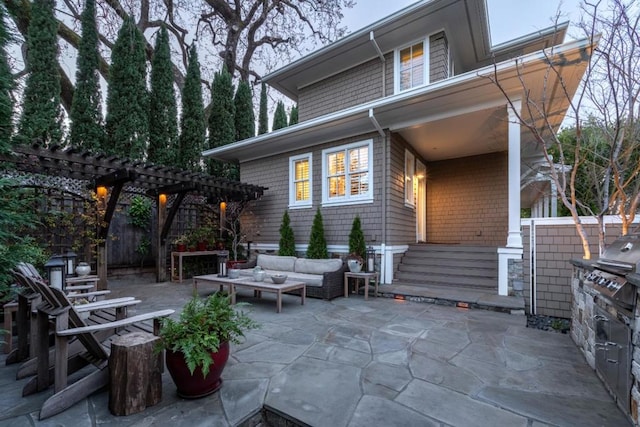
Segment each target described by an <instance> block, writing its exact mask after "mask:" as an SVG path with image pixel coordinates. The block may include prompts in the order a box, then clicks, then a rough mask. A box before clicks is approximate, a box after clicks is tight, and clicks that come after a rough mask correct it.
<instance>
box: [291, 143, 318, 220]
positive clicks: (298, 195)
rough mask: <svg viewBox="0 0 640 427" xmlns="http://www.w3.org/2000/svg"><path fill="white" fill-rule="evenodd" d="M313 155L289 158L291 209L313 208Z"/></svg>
mask: <svg viewBox="0 0 640 427" xmlns="http://www.w3.org/2000/svg"><path fill="white" fill-rule="evenodd" d="M312 159H313V157H312V155H311V153H308V154H302V155H299V156H292V157H290V158H289V208H293V209H295V208H301V207H310V206H311V204H312V203H311V200H312V198H311V196H312V194H311V192H312V187H311V164H312Z"/></svg>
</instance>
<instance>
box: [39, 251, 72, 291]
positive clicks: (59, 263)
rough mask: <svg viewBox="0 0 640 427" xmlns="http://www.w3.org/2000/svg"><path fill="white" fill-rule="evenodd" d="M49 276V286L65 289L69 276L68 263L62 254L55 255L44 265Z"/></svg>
mask: <svg viewBox="0 0 640 427" xmlns="http://www.w3.org/2000/svg"><path fill="white" fill-rule="evenodd" d="M44 268H45V270H47V277H48V278H49V286H51V287H52V288H57V289H64V287H65V280H66V276H67V265H66V263H65V262H64V259H63V258H62V255H54V256H52V257H51V258H49V261H47V263H46V264H45V265H44Z"/></svg>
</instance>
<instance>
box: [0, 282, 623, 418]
mask: <svg viewBox="0 0 640 427" xmlns="http://www.w3.org/2000/svg"><path fill="white" fill-rule="evenodd" d="M110 288H111V289H112V292H113V295H114V296H125V295H130V296H136V297H138V298H140V299H142V300H143V301H144V302H143V304H141V306H139V307H138V309H137V311H138V312H139V313H142V312H145V311H150V310H155V309H162V308H176V309H179V308H180V307H182V305H184V303H185V302H186V301H187V300H188V299H189V298H190V296H191V292H192V287H191V285H190V284H189V283H188V282H186V283H183V284H180V285H179V284H171V283H160V284H156V283H146V284H139V285H131V284H129V283H125V282H121V281H119V282H110ZM211 291H213V289H207V287H206V286H203V287H201V288H200V289H199V293H200V295H202V296H204V295H206V294H208V293H209V292H211ZM239 300H240V301H245V302H249V303H251V306H250V307H248V309H249V310H250V311H251V316H252V317H253V318H254V319H256V320H257V321H258V322H260V323H261V324H262V327H261V328H260V329H258V330H255V331H251V332H250V333H248V334H247V337H246V340H245V341H244V342H243V343H242V344H240V345H237V346H234V347H233V348H232V356H231V359H230V360H229V363H228V365H227V366H226V368H225V371H224V373H223V378H224V381H225V382H224V385H223V387H222V388H221V390H220V391H219V392H217V393H215V394H213V395H211V396H208V397H205V398H202V399H197V400H183V399H180V398H178V397H177V395H176V393H175V386H174V385H173V383H172V381H171V379H170V377H169V375H168V373H166V372H165V374H164V375H163V387H164V388H163V394H164V395H163V399H162V402H161V403H160V404H158V405H156V406H154V407H150V408H147V409H146V410H145V411H144V412H142V413H139V414H135V415H130V416H127V417H115V416H113V415H111V414H110V413H109V410H108V393H107V392H106V391H101V392H98V393H96V394H94V395H92V396H91V397H89V398H88V399H85V400H84V401H82V402H80V403H78V404H76V405H75V406H73V407H72V408H70V409H69V410H67V411H66V412H64V413H62V414H59V415H57V416H55V417H52V418H49V419H47V420H44V421H38V409H39V405H40V404H41V403H42V401H43V400H44V399H45V398H46V397H47V396H48V395H49V394H50V392H43V393H40V394H37V395H34V396H29V397H28V398H22V397H21V389H22V386H23V385H24V383H25V382H26V380H21V381H16V380H15V372H16V366H13V365H11V366H6V367H5V366H4V357H0V363H1V365H0V427H2V426H11V427H21V426H34V425H35V426H54V425H55V426H95V425H100V426H104V427H108V426H112V425H113V426H115V425H119V426H120V425H125V426H155V425H158V426H160V425H162V426H164V425H172V426H173V425H175V426H183V425H184V426H190V427H193V426H236V425H241V426H254V425H263V426H264V425H267V423H266V422H264V421H261V420H262V417H261V414H260V411H261V409H262V408H263V407H265V408H267V409H269V410H270V411H273V412H277V413H281V414H287V415H288V416H289V417H292V418H293V419H295V420H297V422H298V423H299V424H301V425H305V424H306V425H310V426H318V427H321V426H327V427H336V426H349V427H359V426H363V427H364V426H404V427H407V426H532V427H533V426H535V427H542V426H624V425H629V422H628V420H627V418H626V417H625V416H624V415H623V414H622V412H621V411H620V410H619V409H618V408H617V407H616V405H615V403H614V402H613V400H612V399H611V397H610V396H609V394H608V393H607V392H606V390H605V389H604V387H603V386H602V384H601V382H600V381H599V380H598V378H597V377H596V375H595V373H594V372H593V370H591V369H590V368H589V366H588V365H587V364H586V362H585V361H584V359H583V357H582V355H581V354H580V352H579V351H578V349H577V348H576V347H575V345H574V344H573V342H572V341H571V339H570V337H569V335H563V334H557V333H553V332H545V331H539V330H535V329H528V328H526V327H525V324H526V318H525V316H522V315H509V314H505V313H497V312H492V311H486V310H473V309H472V310H464V309H458V308H455V307H450V306H447V307H445V306H440V305H435V304H425V303H417V302H412V301H398V300H393V299H388V298H372V297H370V298H369V300H368V301H364V299H363V297H362V296H353V297H350V298H337V299H335V300H333V301H331V302H327V301H322V300H317V299H311V298H309V299H307V303H306V304H305V305H304V306H301V305H300V299H299V297H295V296H288V295H287V296H284V297H283V311H282V313H280V314H277V313H276V312H275V296H274V295H271V294H263V297H262V299H255V298H253V296H252V293H251V292H246V293H243V292H241V293H240V296H239ZM290 425H291V424H290Z"/></svg>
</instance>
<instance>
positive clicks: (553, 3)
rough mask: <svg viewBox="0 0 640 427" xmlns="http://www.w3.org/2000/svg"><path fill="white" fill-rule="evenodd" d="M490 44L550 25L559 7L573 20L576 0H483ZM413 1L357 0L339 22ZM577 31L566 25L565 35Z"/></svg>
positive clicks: (359, 22) (350, 24) (355, 21)
mask: <svg viewBox="0 0 640 427" xmlns="http://www.w3.org/2000/svg"><path fill="white" fill-rule="evenodd" d="M486 2H487V9H488V13H489V28H490V32H491V42H492V44H494V45H496V44H500V43H503V42H506V41H509V40H512V39H515V38H517V37H520V36H523V35H526V34H530V33H533V32H536V31H538V30H541V29H543V28H547V27H550V26H552V25H553V22H554V17H555V16H556V13H557V11H558V7H560V13H561V19H560V21H561V22H562V21H566V20H569V21H570V22H571V23H572V24H575V23H576V22H577V21H578V19H579V16H580V15H579V8H578V5H579V0H562V1H560V0H486ZM414 3H416V0H392V1H390V0H357V3H356V5H355V6H354V7H353V8H352V9H347V10H346V11H345V13H344V19H343V20H342V23H343V24H344V25H345V26H346V27H347V28H348V32H350V33H351V32H354V31H357V30H359V29H361V28H363V27H365V26H367V25H369V24H372V23H374V22H376V21H377V20H379V19H382V18H384V17H386V16H388V15H391V14H393V13H395V12H397V11H399V10H401V9H404V8H405V7H407V6H409V5H411V4H414ZM572 32H573V33H577V31H575V30H573V29H572V27H569V31H568V35H567V38H568V39H569V38H571V35H572Z"/></svg>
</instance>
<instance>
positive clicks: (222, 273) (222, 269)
mask: <svg viewBox="0 0 640 427" xmlns="http://www.w3.org/2000/svg"><path fill="white" fill-rule="evenodd" d="M218 277H227V254H226V253H223V254H218Z"/></svg>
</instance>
